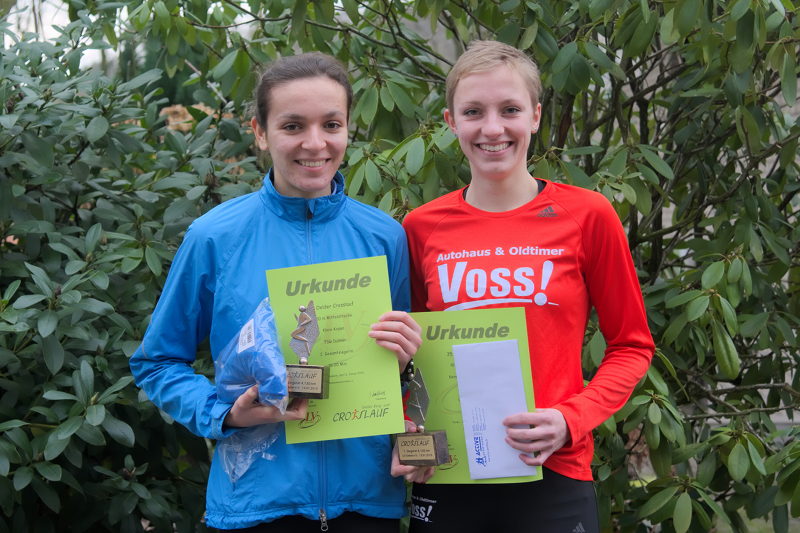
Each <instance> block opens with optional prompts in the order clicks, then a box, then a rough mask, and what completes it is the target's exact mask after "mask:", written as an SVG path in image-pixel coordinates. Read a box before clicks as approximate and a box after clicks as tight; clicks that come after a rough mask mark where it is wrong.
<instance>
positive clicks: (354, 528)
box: [217, 513, 400, 533]
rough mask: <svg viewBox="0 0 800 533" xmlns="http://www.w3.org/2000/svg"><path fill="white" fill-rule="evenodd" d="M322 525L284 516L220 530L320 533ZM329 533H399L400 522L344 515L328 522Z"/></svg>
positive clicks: (241, 532)
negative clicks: (252, 524)
mask: <svg viewBox="0 0 800 533" xmlns="http://www.w3.org/2000/svg"><path fill="white" fill-rule="evenodd" d="M321 525H322V524H321V523H320V521H319V520H309V519H308V518H304V517H302V516H284V517H283V518H278V519H277V520H273V521H272V522H266V523H264V524H259V525H257V526H253V527H248V528H245V529H218V530H217V531H220V532H222V531H230V532H232V533H319V532H320V526H321ZM327 531H328V532H329V533H397V532H398V531H400V520H397V519H394V518H375V517H372V516H365V515H363V514H358V513H344V514H342V515H340V516H337V517H336V518H331V519H330V520H328V529H327Z"/></svg>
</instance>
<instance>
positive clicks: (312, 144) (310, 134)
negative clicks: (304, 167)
mask: <svg viewBox="0 0 800 533" xmlns="http://www.w3.org/2000/svg"><path fill="white" fill-rule="evenodd" d="M303 148H305V149H306V150H322V149H323V148H325V133H324V132H323V131H322V129H321V128H318V127H317V126H311V127H309V128H308V129H307V130H306V135H305V136H304V138H303Z"/></svg>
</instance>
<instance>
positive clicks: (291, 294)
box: [267, 256, 405, 444]
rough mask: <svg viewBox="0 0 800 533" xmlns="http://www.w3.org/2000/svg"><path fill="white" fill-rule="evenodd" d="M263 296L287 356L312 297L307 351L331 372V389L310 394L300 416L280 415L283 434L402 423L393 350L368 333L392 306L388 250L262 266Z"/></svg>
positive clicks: (292, 359)
mask: <svg viewBox="0 0 800 533" xmlns="http://www.w3.org/2000/svg"><path fill="white" fill-rule="evenodd" d="M267 286H268V287H269V299H270V305H271V306H272V310H273V312H274V314H275V325H276V327H277V329H278V337H279V338H280V345H281V350H282V351H283V357H284V360H285V361H286V363H291V364H296V363H297V362H298V361H297V356H296V355H295V353H294V352H293V351H292V350H291V349H290V348H289V341H290V340H291V338H292V337H291V334H292V331H294V330H295V328H297V316H298V314H299V307H300V306H301V305H308V302H309V300H313V301H314V306H315V308H316V315H317V320H318V323H319V337H318V338H317V340H316V343H315V344H314V347H313V349H312V351H311V357H310V358H309V364H311V365H326V366H328V369H329V372H330V391H329V397H328V398H327V399H325V400H310V401H309V405H308V415H307V416H306V418H305V420H300V421H294V422H286V442H287V443H289V444H294V443H298V442H314V441H321V440H331V439H345V438H350V437H366V436H370V435H386V434H390V433H399V432H402V431H404V430H405V424H404V423H403V404H402V398H401V393H400V378H399V377H398V369H397V358H396V357H395V356H394V354H393V353H392V352H390V351H389V350H386V349H384V348H381V347H380V346H378V345H377V344H376V343H375V341H374V340H373V339H372V338H371V337H369V336H368V333H369V328H370V325H372V324H374V323H375V322H377V320H378V317H379V316H380V315H382V314H383V313H385V312H387V311H390V310H391V309H392V299H391V293H390V289H389V275H388V272H387V268H386V257H385V256H380V257H367V258H363V259H350V260H347V261H334V262H331V263H319V264H314V265H303V266H296V267H290V268H279V269H275V270H267Z"/></svg>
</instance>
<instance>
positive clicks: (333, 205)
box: [259, 169, 345, 222]
mask: <svg viewBox="0 0 800 533" xmlns="http://www.w3.org/2000/svg"><path fill="white" fill-rule="evenodd" d="M331 183H332V186H333V192H332V193H331V194H329V195H327V196H321V197H319V198H311V199H306V198H298V197H294V196H284V195H282V194H281V193H279V192H278V191H277V190H276V189H275V185H274V184H273V183H272V169H270V170H269V172H267V175H266V176H265V177H264V186H263V187H261V191H260V192H259V195H260V196H261V199H262V200H263V202H264V203H265V204H266V206H267V207H268V208H269V209H270V210H271V211H273V212H274V213H275V214H276V215H278V216H279V217H281V218H284V219H286V220H293V221H305V220H307V219H309V218H313V219H314V220H315V221H317V222H321V221H324V220H329V219H332V218H334V217H335V216H336V215H337V214H338V213H339V211H340V210H341V209H342V208H343V207H344V204H345V202H344V199H345V194H344V176H342V173H341V172H336V175H335V176H334V177H333V180H332V182H331ZM309 213H310V214H311V215H312V216H309Z"/></svg>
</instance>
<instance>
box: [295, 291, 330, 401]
mask: <svg viewBox="0 0 800 533" xmlns="http://www.w3.org/2000/svg"><path fill="white" fill-rule="evenodd" d="M317 337H319V323H318V322H317V312H316V310H315V309H314V300H311V301H309V302H308V305H307V306H304V305H301V306H300V314H299V315H298V316H297V328H296V329H295V330H294V331H292V340H291V341H289V347H290V348H291V349H292V351H293V352H294V353H295V354H297V357H298V358H299V360H300V364H298V365H286V385H287V388H288V389H289V397H290V398H311V399H314V400H322V399H325V398H327V397H328V383H329V381H330V372H329V371H328V367H327V366H322V365H309V364H308V358H309V357H310V356H311V349H312V348H313V347H314V343H315V342H316V341H317Z"/></svg>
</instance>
